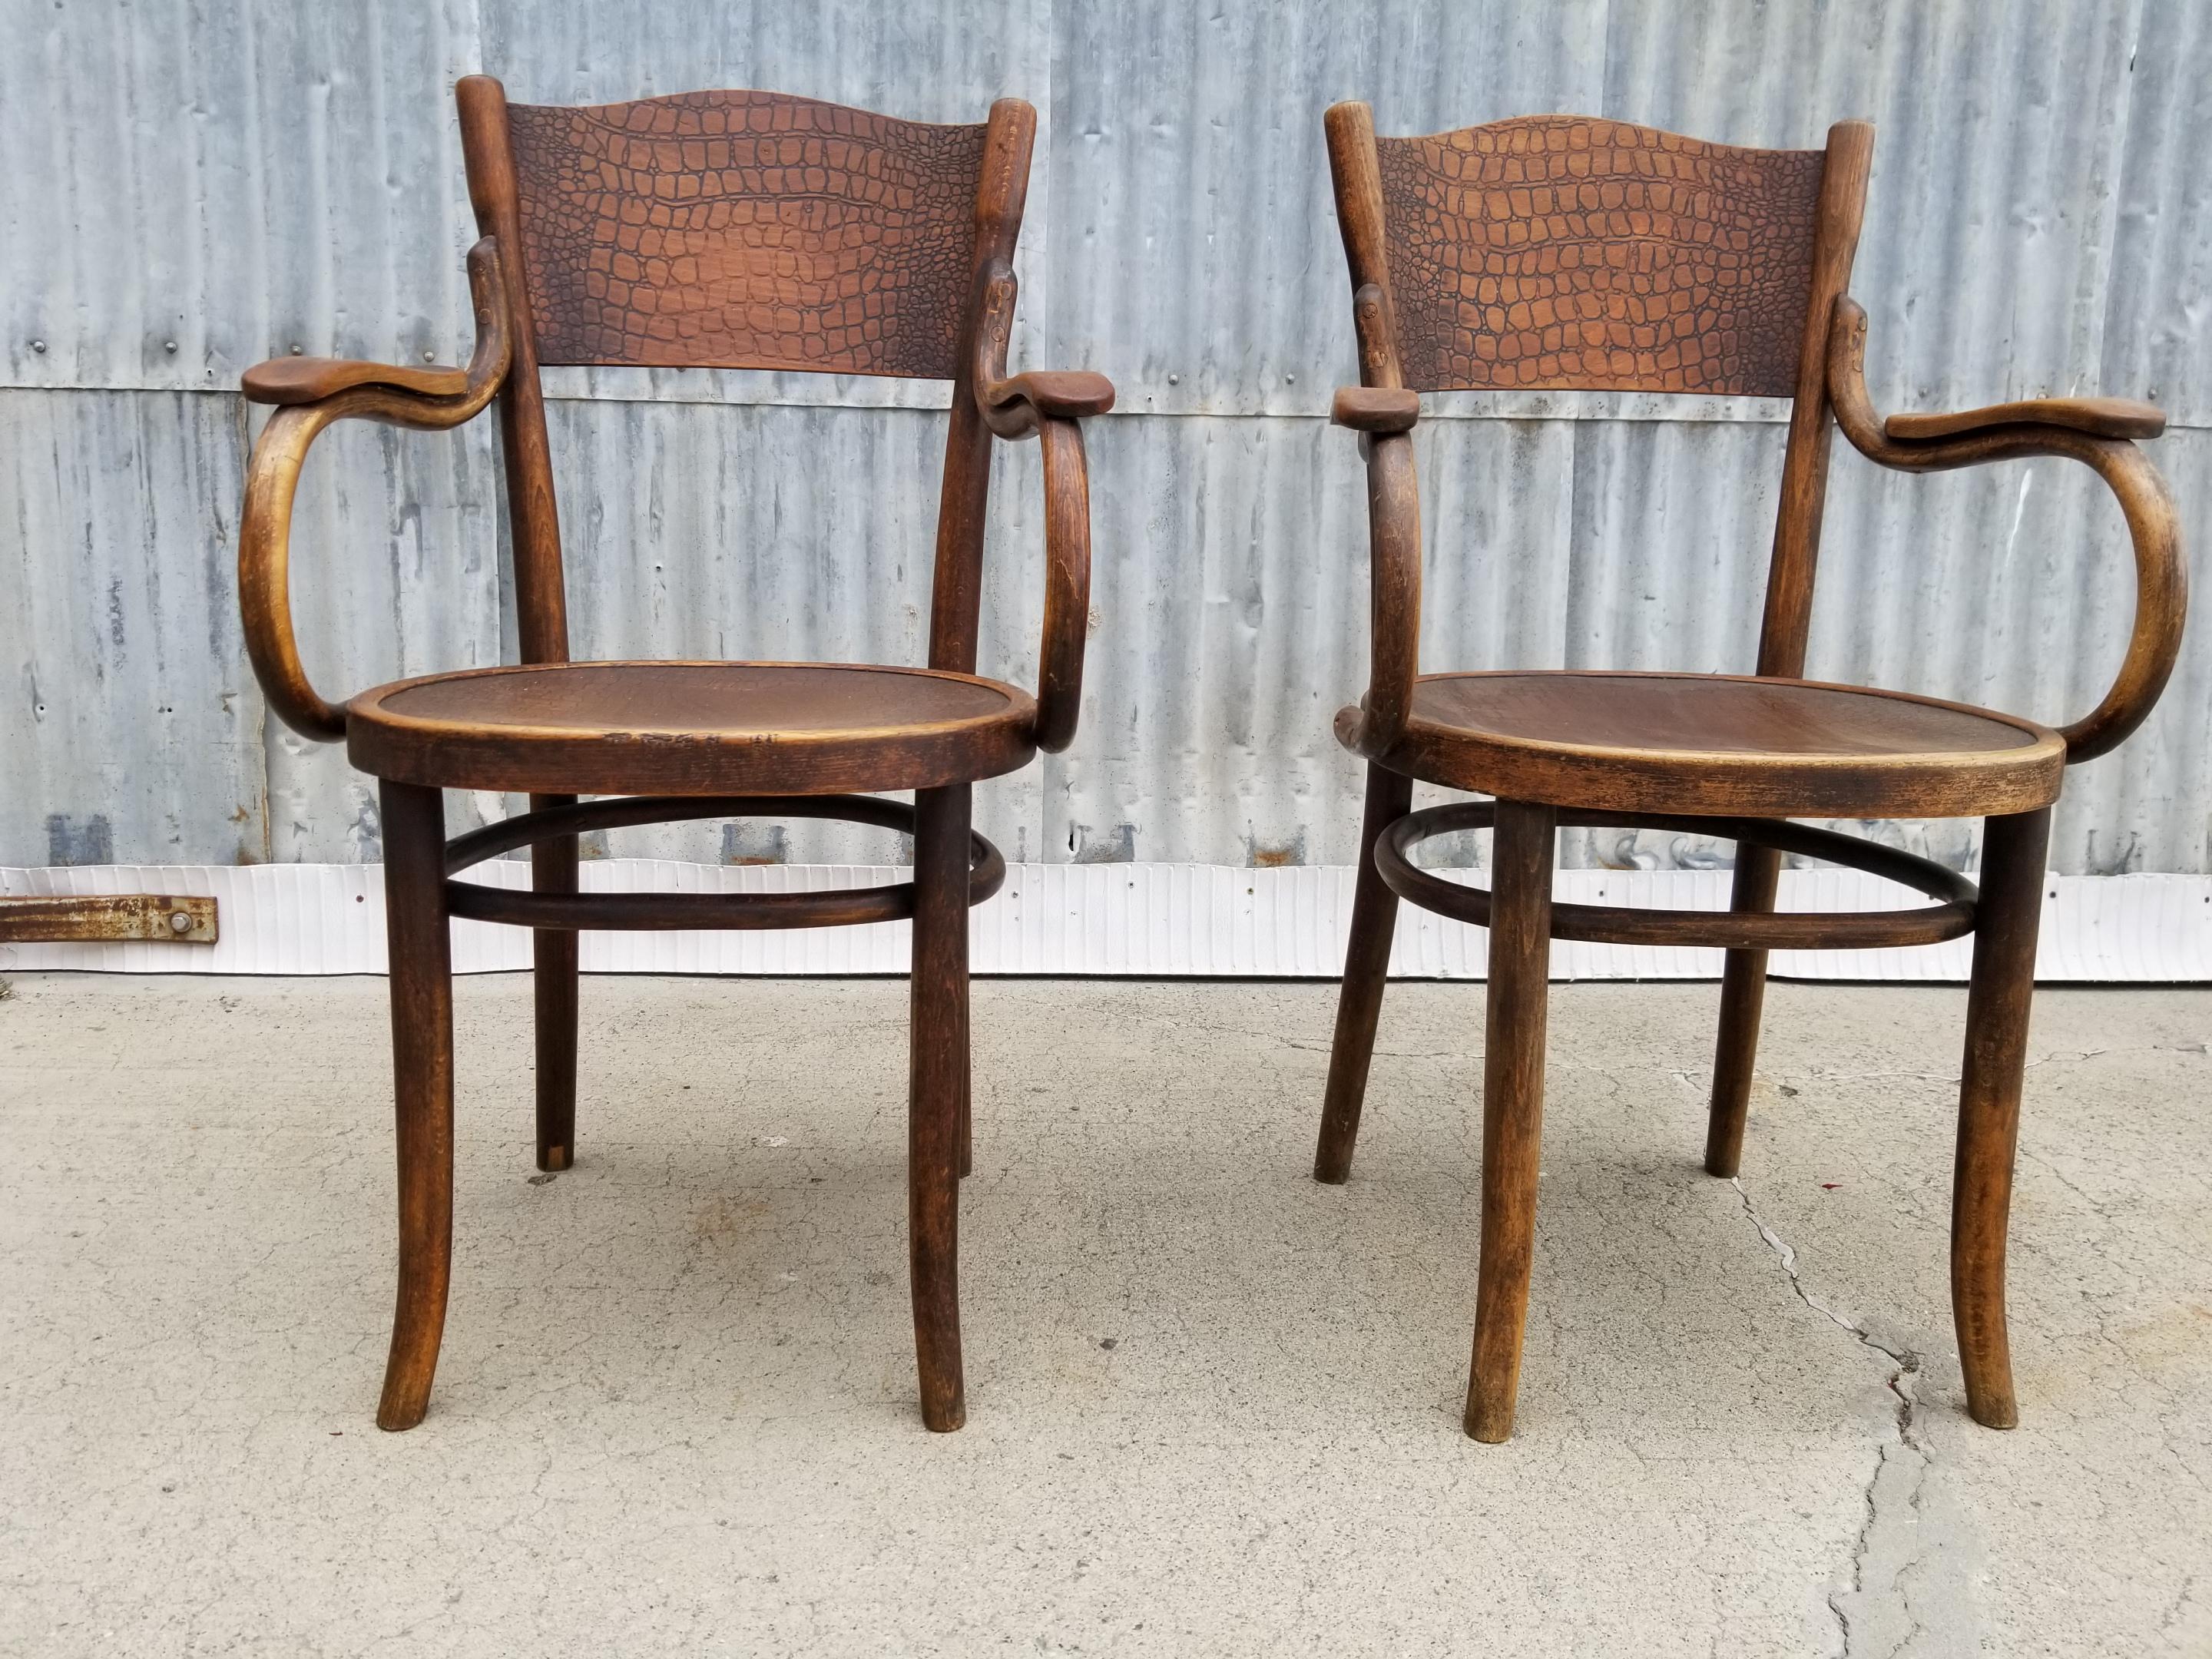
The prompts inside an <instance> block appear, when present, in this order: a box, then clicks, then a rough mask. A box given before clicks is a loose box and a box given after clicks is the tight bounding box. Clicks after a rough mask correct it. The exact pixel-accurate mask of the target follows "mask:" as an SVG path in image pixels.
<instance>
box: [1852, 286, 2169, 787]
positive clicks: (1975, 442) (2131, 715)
mask: <svg viewBox="0 0 2212 1659" xmlns="http://www.w3.org/2000/svg"><path fill="white" fill-rule="evenodd" d="M1866 325H1867V319H1866V313H1865V311H1864V310H1863V309H1862V308H1861V307H1859V305H1858V304H1857V301H1853V300H1850V299H1849V298H1844V299H1840V300H1838V301H1836V310H1835V317H1834V319H1833V321H1832V324H1831V325H1830V327H1829V334H1828V358H1827V362H1828V395H1829V398H1831V400H1832V403H1833V404H1834V407H1835V411H1836V424H1837V425H1838V426H1839V427H1841V428H1843V430H1844V436H1845V437H1847V438H1849V439H1850V441H1851V446H1852V447H1853V448H1855V449H1857V451H1858V452H1859V453H1861V454H1863V455H1864V456H1866V457H1867V458H1868V459H1869V460H1873V461H1878V462H1880V463H1881V465H1884V466H1888V467H1895V468H1897V469H1898V470H1899V471H1905V472H1941V471H1948V470H1949V469H1951V468H1954V467H1960V466H1978V465H1982V464H1983V463H1984V462H1987V461H1999V460H2011V459H2023V458H2026V457H2028V456H2033V455H2059V456H2063V457H2065V458H2066V459H2069V460H2075V461H2079V462H2081V464H2082V465H2084V466H2087V468H2089V470H2090V471H2093V472H2094V473H2095V474H2096V475H2097V476H2098V477H2100V478H2102V479H2103V480H2104V481H2105V484H2106V488H2107V489H2110V490H2111V491H2112V498H2113V499H2114V500H2115V501H2118V503H2119V505H2120V512H2121V514H2122V515H2123V516H2124V518H2125V519H2126V520H2127V523H2128V538H2129V540H2130V543H2131V544H2133V546H2134V549H2135V559H2136V620H2135V628H2134V631H2133V632H2132V633H2130V635H2129V637H2128V648H2127V653H2126V655H2125V656H2124V657H2123V658H2122V659H2120V668H2119V672H2118V673H2117V674H2115V675H2114V676H2113V677H2112V686H2111V688H2110V689H2109V690H2106V693H2105V695H2104V696H2103V697H2102V698H2101V699H2100V701H2099V702H2098V704H2097V706H2096V707H2095V708H2093V709H2091V710H2090V711H2089V712H2088V713H2087V714H2084V715H2083V716H2082V717H2081V719H2080V720H2075V722H2074V723H2073V724H2072V725H2070V726H2062V727H2060V728H2059V735H2060V736H2061V737H2062V738H2065V740H2066V760H2067V763H2068V764H2069V765H2075V764H2078V763H2081V762H2082V761H2085V760H2093V759H2095V758H2096V757H2098V756H2100V755H2103V754H2107V753H2109V752H2110V751H2112V750H2114V749H2116V748H2118V746H2119V745H2120V744H2122V743H2123V742H2124V741H2125V740H2126V739H2127V738H2128V736H2129V734H2130V732H2133V731H2134V730H2135V729H2136V727H2137V726H2141V725H2142V723H2143V721H2144V720H2147V719H2148V717H2149V715H2150V711H2151V710H2152V708H2154V707H2155V706H2156V705H2157V702H2158V699H2159V696H2160V693H2161V692H2163V691H2164V690H2166V681H2167V680H2169V679H2171V678H2172V676H2173V665H2174V663H2175V662H2176V661H2177V660H2178V659H2179V657H2180V654H2181V628H2182V623H2183V622H2184V621H2185V618H2186V617H2187V616H2188V613H2189V567H2188V563H2187V562H2186V561H2185V559H2184V558H2183V557H2182V551H2181V515H2180V513H2179V509H2178V508H2176V507H2175V506H2174V501H2173V492H2172V490H2171V489H2168V488H2167V486H2166V480H2165V478H2164V477H2161V476H2160V472H2159V471H2158V469H2157V467H2155V466H2154V465H2152V464H2151V460H2150V458H2149V457H2148V456H2147V455H2145V454H2144V453H2142V450H2140V449H2138V448H2136V447H2135V445H2133V444H2132V443H2130V442H2128V441H2125V440H2124V439H2118V438H2100V437H2096V436H2093V435H2091V434H2089V433H2087V432H2082V431H2080V430H2078V429H2076V428H2072V427H2068V426H2049V425H2040V426H2039V425H2035V424H2032V423H2028V422H2008V423H2006V424H2004V425H2002V426H1993V427H1984V428H1978V429H1976V430H1974V431H1970V432H1964V433H1960V434H1959V435H1956V436H1954V437H1948V438H1936V439H1930V440H1929V441H1926V442H1921V443H1905V442H1903V441H1899V439H1897V438H1894V437H1893V436H1891V435H1890V434H1889V433H1888V431H1887V428H1886V424H1885V422H1882V421H1881V418H1880V417H1879V416H1876V415H1875V410H1874V403H1873V400H1872V399H1871V398H1869V397H1868V396H1867V389H1866ZM1989 810H1996V809H1994V808H1992V809H1989ZM2005 810H2013V809H2005Z"/></svg>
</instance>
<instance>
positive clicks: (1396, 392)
mask: <svg viewBox="0 0 2212 1659" xmlns="http://www.w3.org/2000/svg"><path fill="white" fill-rule="evenodd" d="M1328 417H1329V419H1330V420H1332V421H1334V422H1336V424H1337V425H1339V426H1346V427H1350V428H1352V430H1353V431H1354V432H1411V431H1412V430H1413V425H1414V423H1415V422H1418V421H1419V419H1420V418H1421V394H1420V393H1419V392H1408V391H1407V390H1406V389H1405V388H1404V387H1403V386H1339V387H1338V388H1337V389H1336V396H1335V397H1334V398H1333V399H1331V400H1330V403H1329V406H1328Z"/></svg>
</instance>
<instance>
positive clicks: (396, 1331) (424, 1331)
mask: <svg viewBox="0 0 2212 1659" xmlns="http://www.w3.org/2000/svg"><path fill="white" fill-rule="evenodd" d="M380 811H381V813H382V816H383V823H384V916H385V928H386V933H387V934H388V936H389V939H390V950H391V960H392V1087H393V1092H394V1094H395V1096H396V1098H397V1107H398V1151H399V1292H398V1304H397V1306H396V1307H395V1308H394V1310H393V1312H392V1352H391V1355H390V1358H387V1359H386V1362H385V1368H384V1397H383V1400H382V1401H381V1402H380V1404H379V1405H378V1407H377V1408H376V1425H377V1427H379V1428H380V1429H411V1428H413V1427H414V1426H415V1425H416V1424H417V1423H420V1422H421V1421H422V1414H423V1413H424V1412H426V1411H428V1409H429V1406H430V1381H431V1378H432V1376H435V1373H436V1371H437V1369H438V1344H439V1341H440V1339H441V1337H442V1336H443V1335H444V1334H445V1329H446V1289H447V1283H448V1282H449V1280H450V1279H451V1278H452V1275H453V947H452V939H451V927H450V924H449V923H448V922H447V918H446V910H445V906H444V903H443V902H442V899H443V895H444V892H445V886H446V882H445V861H446V809H445V803H444V798H443V797H442V796H441V794H440V793H439V792H438V791H437V790H435V789H418V788H416V787H413V786H411V785H409V784H404V783H389V782H387V783H386V784H384V785H383V786H382V788H381V791H380Z"/></svg>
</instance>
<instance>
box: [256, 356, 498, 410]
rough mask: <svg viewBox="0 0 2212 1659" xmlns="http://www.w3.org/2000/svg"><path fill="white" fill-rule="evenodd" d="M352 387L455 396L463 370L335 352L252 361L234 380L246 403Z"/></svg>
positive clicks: (461, 393)
mask: <svg viewBox="0 0 2212 1659" xmlns="http://www.w3.org/2000/svg"><path fill="white" fill-rule="evenodd" d="M353 386H383V387H384V388H386V390H387V391H392V392H412V393H414V395H415V396H416V397H418V398H460V397H465V396H466V395H467V393H468V390H469V372H468V370H466V369H465V368H449V367H447V366H446V365H444V364H442V363H432V364H425V365H424V366H423V367H422V368H410V367H408V366H407V365H405V364H402V363H362V362H349V361H347V360H345V359H343V358H339V357H272V358H270V360H269V361H268V362H265V363H256V364H255V365H254V366H253V367H252V368H249V369H247V370H246V373H245V374H241V375H240V377H239V380H238V389H239V391H240V392H242V393H244V394H245V397H246V402H248V403H249V404H312V403H317V402H319V401H320V400H321V399H323V398H335V397H336V396H337V394H338V393H339V392H344V391H346V390H348V389H349V388H350V387H353Z"/></svg>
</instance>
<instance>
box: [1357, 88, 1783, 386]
mask: <svg viewBox="0 0 2212 1659" xmlns="http://www.w3.org/2000/svg"><path fill="white" fill-rule="evenodd" d="M1375 149H1376V165H1377V167H1378V169H1379V171H1380V173H1381V182H1382V191H1383V226H1384V240H1385V245H1386V247H1387V250H1388V252H1387V258H1388V260H1389V290H1390V295H1391V305H1392V312H1393V314H1394V321H1395V329H1396V336H1397V346H1398V353H1399V360H1400V362H1401V368H1402V370H1403V373H1404V376H1405V381H1406V384H1407V386H1413V387H1414V388H1416V389H1418V390H1421V391H1427V392H1443V391H1466V390H1513V389H1524V388H1525V389H1543V388H1556V389H1561V390H1574V391H1617V392H1703V393H1707V394H1734V395H1742V396H1751V397H1765V398H1787V397H1790V396H1791V395H1792V394H1793V393H1794V392H1796V390H1797V380H1798V367H1799V359H1800V354H1801V351H1802V346H1803V341H1804V331H1805V317H1806V306H1807V302H1808V298H1809V295H1810V292H1811V285H1812V281H1813V253H1814V228H1815V224H1816V221H1817V217H1818V209H1819V205H1820V177H1821V170H1822V167H1823V165H1824V161H1825V156H1824V153H1823V152H1822V151H1820V150H1761V149H1738V148H1736V147H1735V146H1732V145H1728V144H1708V143H1700V142H1699V141H1698V140H1696V139H1693V138H1683V137H1677V136H1676V135H1675V134H1674V133H1671V132H1661V131H1657V130H1656V129H1654V128H1650V127H1638V126H1631V125H1626V124H1624V123H1620V122H1612V121H1598V120H1591V119H1588V118H1580V117H1574V116H1538V117H1533V118H1524V119H1520V120H1512V121H1500V122H1497V123H1494V124H1492V125H1487V126H1479V127H1467V128H1463V129H1462V130H1461V131H1457V132H1447V133H1438V134H1436V135H1434V136H1433V137H1422V138H1384V137H1378V138H1376V141H1375Z"/></svg>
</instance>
